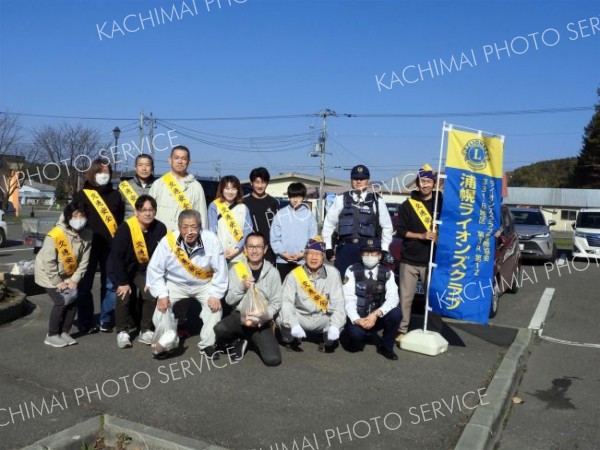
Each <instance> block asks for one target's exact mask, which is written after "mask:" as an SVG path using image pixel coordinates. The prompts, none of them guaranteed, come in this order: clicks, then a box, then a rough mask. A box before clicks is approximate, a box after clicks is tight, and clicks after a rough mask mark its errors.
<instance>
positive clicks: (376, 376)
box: [0, 225, 600, 450]
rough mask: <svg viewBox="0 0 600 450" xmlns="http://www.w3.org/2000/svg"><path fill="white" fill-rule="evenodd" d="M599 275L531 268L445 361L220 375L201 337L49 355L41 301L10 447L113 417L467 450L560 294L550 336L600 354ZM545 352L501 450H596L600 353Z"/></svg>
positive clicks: (6, 350) (2, 391) (281, 441)
mask: <svg viewBox="0 0 600 450" xmlns="http://www.w3.org/2000/svg"><path fill="white" fill-rule="evenodd" d="M18 236H19V230H18V226H17V225H11V226H10V227H9V239H11V240H12V241H13V242H11V243H10V245H9V247H6V248H2V249H0V264H6V266H3V267H9V265H10V264H11V263H14V262H16V261H19V260H23V259H30V258H32V257H33V255H32V252H31V250H28V249H24V248H23V247H22V245H19V244H18V242H16V241H17V240H18ZM599 275H600V268H599V267H598V266H597V265H596V264H595V263H594V262H592V263H590V264H589V265H588V266H587V267H586V263H585V261H583V262H577V263H575V264H573V263H572V262H571V261H568V260H561V261H559V263H558V265H552V266H548V265H544V264H540V263H538V264H535V265H532V264H525V265H524V278H523V281H522V285H521V288H520V290H519V292H518V293H517V294H514V295H512V294H505V295H503V296H501V297H500V308H499V311H498V314H497V316H496V317H495V318H494V319H493V320H492V321H491V323H490V326H481V325H475V324H467V323H459V322H457V321H445V326H444V329H443V335H444V336H445V337H446V339H447V340H448V341H449V342H450V347H449V349H448V351H447V352H446V353H444V354H442V355H439V356H436V357H430V356H424V355H420V354H416V353H409V352H406V351H398V352H399V356H400V359H399V361H397V362H392V361H387V360H385V359H383V358H381V356H379V355H377V354H376V352H375V349H374V347H372V346H368V347H367V348H366V349H365V351H364V352H361V353H356V354H351V353H347V352H345V351H344V350H342V349H337V350H336V352H335V353H334V354H322V353H319V352H318V351H317V346H316V345H315V344H312V343H309V342H306V343H304V344H303V345H302V348H303V350H304V351H303V352H299V353H296V352H287V351H284V352H283V363H282V365H281V366H279V367H276V368H268V367H264V366H263V365H262V363H261V362H260V360H259V358H258V357H257V356H256V355H255V354H254V353H252V352H249V353H248V354H247V356H246V357H245V358H244V359H243V360H242V361H241V362H239V363H237V364H232V363H231V361H229V360H228V359H227V358H222V359H221V360H220V361H218V362H215V363H209V361H207V360H203V359H201V358H200V355H199V354H198V352H197V349H196V346H195V344H196V342H197V341H198V336H192V337H191V338H189V339H187V340H186V342H185V344H184V351H183V352H182V353H181V354H179V355H177V356H175V357H173V358H172V359H168V360H164V361H157V360H153V359H152V358H151V355H150V350H149V348H148V347H146V346H143V345H141V344H137V343H135V344H134V346H133V348H131V349H126V350H119V349H118V348H117V345H116V337H115V335H114V333H113V334H96V335H92V336H85V337H82V338H80V339H79V345H77V346H74V347H70V348H66V349H51V348H48V347H47V346H44V345H43V338H44V335H45V332H46V327H47V319H48V314H49V309H50V302H49V301H48V300H47V298H46V296H45V295H39V296H33V297H31V298H30V300H31V301H32V302H33V303H34V304H35V305H36V306H37V308H36V309H35V311H34V312H33V313H32V314H30V315H29V316H27V317H24V318H22V319H20V320H18V321H16V322H13V323H11V324H8V325H5V326H2V327H0V344H1V345H2V356H3V358H2V360H1V361H0V377H1V379H2V383H1V384H0V399H1V400H0V408H4V409H5V411H2V409H0V413H2V415H1V416H0V425H2V427H1V428H0V448H20V447H22V446H24V445H26V444H30V443H32V442H35V441H37V440H39V439H41V438H43V437H45V436H47V435H50V434H53V433H55V432H57V431H59V430H62V429H65V428H68V427H70V426H72V425H73V424H75V423H79V422H82V421H83V420H85V419H86V418H89V417H93V416H96V415H99V414H103V413H109V414H113V415H116V416H120V417H123V418H126V419H129V420H132V421H135V422H139V423H143V424H145V425H148V426H152V427H155V428H159V429H163V430H168V431H171V432H174V433H177V434H181V435H184V436H188V437H192V438H196V439H201V440H205V441H208V442H212V443H215V444H218V445H221V446H223V447H226V448H235V449H253V448H254V449H259V448H262V449H265V450H266V449H275V448H278V449H282V448H314V449H317V448H352V449H390V448H414V449H448V448H453V447H454V445H455V444H456V442H457V441H458V439H459V436H460V434H461V432H462V430H463V427H464V425H465V424H466V423H467V421H468V420H469V417H470V415H471V414H472V412H473V411H474V410H476V409H477V408H478V407H479V406H480V405H484V404H486V402H488V403H489V402H493V401H497V400H496V399H492V398H489V397H487V396H486V387H487V386H488V383H489V382H490V379H491V378H492V376H493V374H494V372H495V369H496V368H497V367H498V365H499V363H500V362H501V360H502V358H503V356H504V354H505V352H506V350H507V348H508V347H509V346H510V344H511V342H512V340H513V339H514V336H515V335H516V332H517V331H518V330H519V329H523V328H528V327H529V326H530V322H531V319H532V317H533V315H534V312H535V310H536V308H537V307H538V304H539V302H540V298H541V297H542V295H543V294H544V292H546V289H547V288H554V289H555V291H554V296H553V299H552V302H551V304H550V309H549V313H548V315H547V319H546V321H545V325H544V329H543V335H547V336H548V337H551V338H554V339H556V340H564V341H567V342H569V343H571V344H572V343H575V344H577V343H593V342H596V343H597V336H598V334H597V324H595V323H594V317H597V316H598V313H599V312H600V311H599V309H600V306H599V304H598V302H597V301H594V299H596V298H597V292H596V293H594V291H597V288H598V282H597V280H598V276H599ZM97 310H98V307H97ZM419 319H420V318H419V317H417V318H416V320H415V324H414V325H417V326H418V324H419ZM421 320H422V319H421ZM531 352H532V353H531V357H530V359H529V362H528V365H527V369H526V372H525V375H524V377H523V381H522V383H521V385H520V387H519V388H518V392H517V394H518V395H519V396H520V397H522V398H523V399H524V400H525V401H524V403H522V404H520V405H514V406H513V410H512V411H511V414H510V416H509V419H508V422H507V424H506V427H505V429H504V431H503V433H502V435H501V442H500V448H503V449H504V448H506V449H509V448H511V449H512V448H515V449H517V448H540V449H542V448H544V449H547V448H556V449H563V448H565V449H566V448H580V449H584V448H594V443H595V442H597V441H600V432H598V431H597V427H595V426H594V425H593V423H592V422H593V421H594V418H595V417H597V415H598V412H599V411H598V406H597V405H596V402H595V400H594V398H596V397H597V395H598V383H597V375H596V372H597V367H596V366H594V362H593V361H595V360H597V352H598V349H596V348H593V347H583V346H576V345H570V344H564V343H558V342H557V341H551V340H536V341H535V343H534V344H533V346H532V347H531ZM594 367H595V368H594ZM44 401H45V402H46V405H47V407H46V408H44V407H43V404H44ZM33 408H36V411H41V412H35V411H34V409H33ZM7 411H8V413H9V415H7ZM7 420H8V423H6V422H7ZM5 423H6V425H4V424H5ZM565 423H570V424H572V426H569V428H568V429H565V427H564V425H563V424H565ZM294 443H295V444H296V447H294ZM548 443H551V444H552V445H548Z"/></svg>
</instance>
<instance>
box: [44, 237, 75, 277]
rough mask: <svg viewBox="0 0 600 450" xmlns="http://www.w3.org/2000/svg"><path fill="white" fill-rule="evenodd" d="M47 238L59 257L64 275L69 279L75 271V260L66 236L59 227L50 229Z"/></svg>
mask: <svg viewBox="0 0 600 450" xmlns="http://www.w3.org/2000/svg"><path fill="white" fill-rule="evenodd" d="M48 236H50V237H51V238H52V240H53V241H54V245H55V246H56V251H57V252H58V256H60V260H61V261H62V263H63V266H65V273H66V274H67V276H69V277H70V276H71V275H73V273H75V271H76V270H77V258H75V254H74V253H73V249H72V248H71V244H70V243H69V240H68V239H67V236H66V235H65V233H64V232H63V230H61V229H60V228H59V227H54V228H52V229H51V230H50V232H49V233H48Z"/></svg>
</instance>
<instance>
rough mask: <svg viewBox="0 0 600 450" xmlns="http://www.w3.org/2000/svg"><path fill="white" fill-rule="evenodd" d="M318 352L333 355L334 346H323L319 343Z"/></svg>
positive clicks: (323, 344)
mask: <svg viewBox="0 0 600 450" xmlns="http://www.w3.org/2000/svg"><path fill="white" fill-rule="evenodd" d="M318 350H319V351H320V352H321V353H333V352H334V351H335V344H331V345H325V343H324V342H321V343H320V344H319V348H318Z"/></svg>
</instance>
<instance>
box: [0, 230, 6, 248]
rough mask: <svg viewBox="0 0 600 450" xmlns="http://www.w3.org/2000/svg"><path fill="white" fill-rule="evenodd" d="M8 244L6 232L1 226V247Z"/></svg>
mask: <svg viewBox="0 0 600 450" xmlns="http://www.w3.org/2000/svg"><path fill="white" fill-rule="evenodd" d="M5 244H6V234H4V230H3V229H1V228H0V247H4V245H5Z"/></svg>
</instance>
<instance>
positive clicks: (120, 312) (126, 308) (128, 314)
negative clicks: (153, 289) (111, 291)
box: [115, 273, 156, 333]
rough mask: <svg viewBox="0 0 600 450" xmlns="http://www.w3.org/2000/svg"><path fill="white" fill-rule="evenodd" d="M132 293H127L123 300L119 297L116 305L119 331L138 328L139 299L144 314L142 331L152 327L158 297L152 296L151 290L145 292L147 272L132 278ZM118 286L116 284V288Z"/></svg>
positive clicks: (141, 322)
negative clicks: (135, 317) (136, 312)
mask: <svg viewBox="0 0 600 450" xmlns="http://www.w3.org/2000/svg"><path fill="white" fill-rule="evenodd" d="M129 285H130V286H131V288H132V289H131V294H129V295H127V296H126V297H125V298H124V299H123V300H121V299H120V298H119V297H117V303H116V305H115V321H116V328H117V333H118V332H120V331H130V330H133V329H134V328H137V324H136V321H135V319H134V315H135V310H136V309H137V306H138V301H139V300H141V302H142V316H141V321H140V332H141V333H143V332H144V331H147V330H151V329H152V315H153V314H154V309H155V308H156V299H155V298H154V297H152V294H150V291H148V292H145V291H144V287H145V286H146V273H136V274H135V277H134V278H133V280H130V282H129ZM117 288H118V286H115V290H116V289H117Z"/></svg>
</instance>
